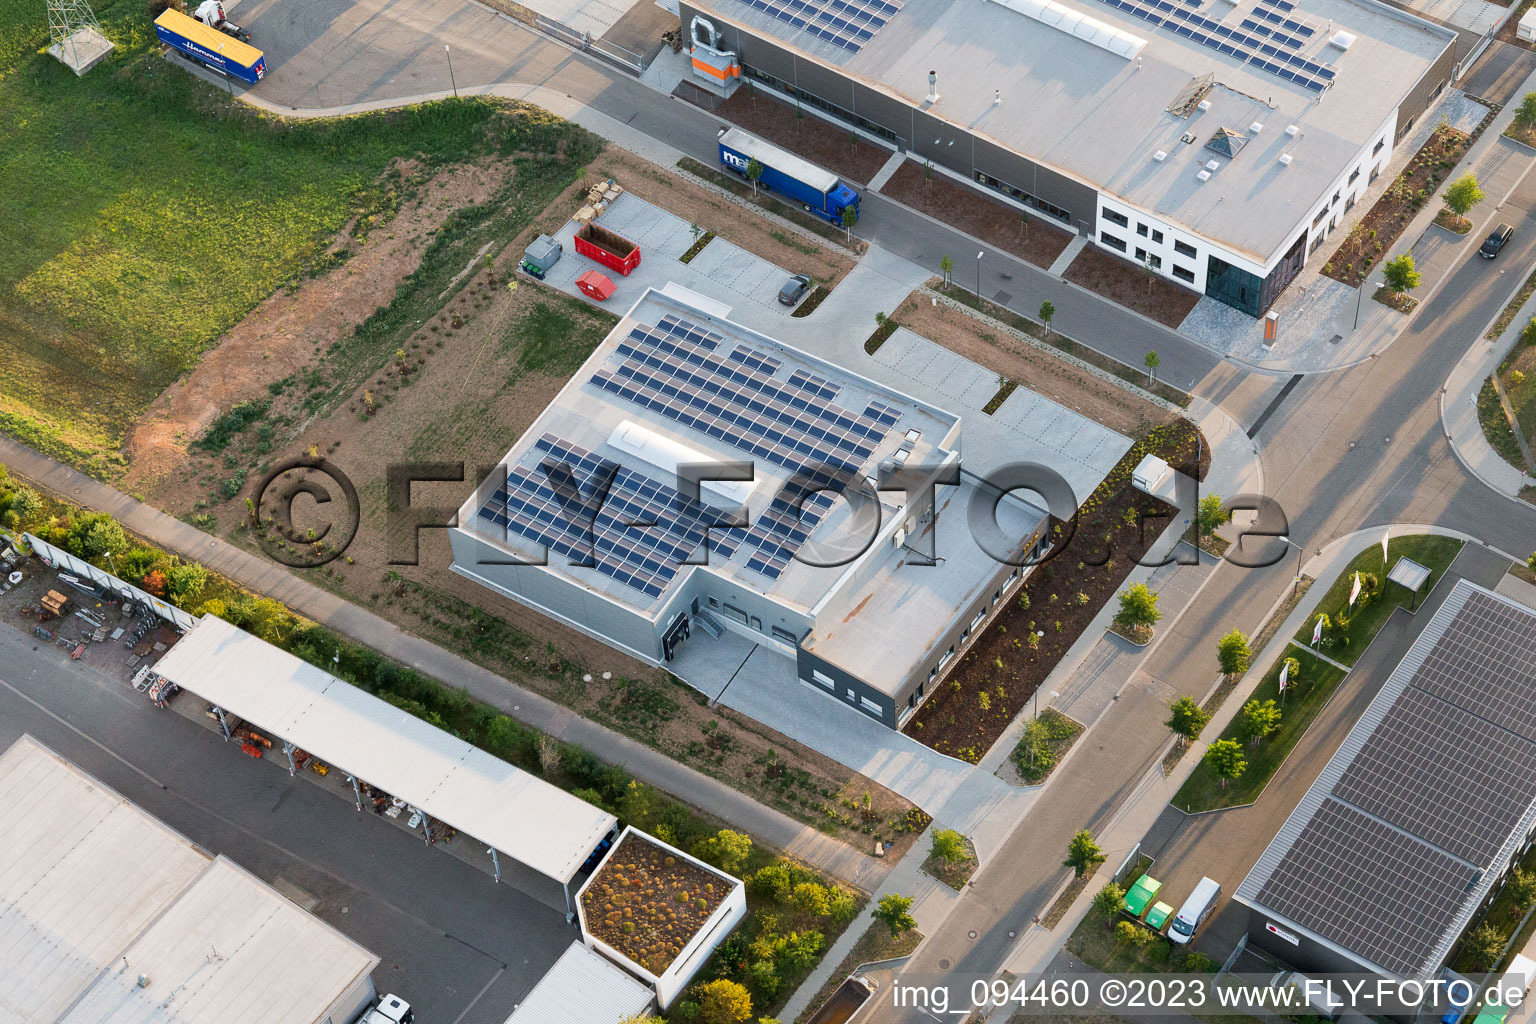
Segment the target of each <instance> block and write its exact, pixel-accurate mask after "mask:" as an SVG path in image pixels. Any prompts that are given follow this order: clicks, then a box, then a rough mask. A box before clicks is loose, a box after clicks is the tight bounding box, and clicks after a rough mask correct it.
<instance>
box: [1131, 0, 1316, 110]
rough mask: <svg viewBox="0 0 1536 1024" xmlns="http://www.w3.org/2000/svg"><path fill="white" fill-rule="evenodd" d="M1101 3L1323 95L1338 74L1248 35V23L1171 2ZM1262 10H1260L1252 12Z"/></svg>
mask: <svg viewBox="0 0 1536 1024" xmlns="http://www.w3.org/2000/svg"><path fill="white" fill-rule="evenodd" d="M1103 2H1104V3H1106V4H1108V5H1109V6H1111V7H1113V8H1115V9H1117V10H1120V11H1124V12H1125V13H1126V14H1129V15H1131V16H1132V17H1134V18H1140V19H1141V20H1142V21H1145V22H1147V23H1148V24H1150V25H1160V26H1162V27H1163V28H1166V29H1167V30H1168V31H1170V32H1172V33H1174V34H1175V35H1180V36H1183V37H1184V38H1186V39H1192V40H1194V41H1195V42H1197V43H1199V44H1200V45H1201V46H1206V47H1209V48H1210V49H1212V50H1216V51H1217V52H1219V53H1224V54H1226V55H1227V56H1229V57H1235V58H1237V59H1238V60H1240V61H1243V62H1244V63H1246V64H1250V65H1252V66H1253V67H1256V68H1258V69H1259V70H1261V71H1267V72H1268V73H1270V74H1272V75H1274V76H1276V77H1277V78H1282V79H1284V80H1286V81H1287V82H1295V83H1296V84H1297V85H1299V86H1301V87H1302V88H1304V89H1308V90H1310V91H1312V92H1322V91H1323V90H1324V89H1326V88H1328V86H1329V85H1331V84H1332V83H1333V79H1334V77H1335V76H1336V75H1337V74H1338V72H1337V70H1336V69H1335V68H1334V67H1333V66H1332V65H1331V64H1326V63H1323V62H1321V61H1316V60H1311V59H1309V58H1307V57H1303V56H1302V55H1301V54H1298V53H1290V52H1288V51H1287V50H1285V49H1283V48H1282V47H1279V46H1274V45H1272V44H1270V43H1267V42H1264V41H1263V40H1261V39H1259V38H1257V37H1255V36H1252V35H1249V34H1248V32H1247V31H1245V30H1244V29H1246V28H1248V27H1249V22H1248V21H1244V22H1243V28H1231V27H1229V26H1227V25H1223V24H1222V23H1221V22H1219V21H1217V20H1216V19H1214V18H1208V17H1206V16H1205V15H1203V14H1199V13H1197V12H1195V11H1192V10H1189V9H1186V8H1184V7H1181V6H1179V5H1178V4H1176V3H1174V2H1173V0H1103ZM1267 2H1270V3H1271V5H1272V6H1279V5H1278V4H1274V3H1273V0H1267ZM1261 11H1262V8H1256V9H1255V13H1260V12H1261ZM1261 16H1262V17H1265V18H1266V19H1268V18H1270V17H1271V16H1273V17H1274V18H1275V19H1276V20H1277V23H1279V24H1281V25H1282V26H1287V27H1288V26H1292V25H1294V26H1295V28H1294V31H1296V32H1299V33H1301V34H1303V35H1310V34H1311V29H1309V28H1307V27H1306V26H1304V25H1302V24H1301V23H1300V22H1295V21H1293V20H1292V19H1288V18H1284V17H1281V16H1279V15H1274V14H1273V12H1268V11H1263V13H1262V14H1261Z"/></svg>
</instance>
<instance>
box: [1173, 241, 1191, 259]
mask: <svg viewBox="0 0 1536 1024" xmlns="http://www.w3.org/2000/svg"><path fill="white" fill-rule="evenodd" d="M1173 251H1174V252H1176V253H1178V254H1179V255H1180V256H1188V257H1189V258H1190V259H1194V258H1195V247H1194V246H1192V245H1190V244H1189V243H1188V242H1181V241H1179V240H1178V239H1177V238H1175V239H1174V240H1173Z"/></svg>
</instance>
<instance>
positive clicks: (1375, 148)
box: [1371, 135, 1387, 156]
mask: <svg viewBox="0 0 1536 1024" xmlns="http://www.w3.org/2000/svg"><path fill="white" fill-rule="evenodd" d="M1386 144H1387V137H1386V136H1385V135H1383V136H1382V137H1381V138H1379V139H1377V140H1376V145H1374V146H1372V147H1371V156H1375V155H1376V154H1377V153H1380V152H1381V147H1382V146H1385V145H1386Z"/></svg>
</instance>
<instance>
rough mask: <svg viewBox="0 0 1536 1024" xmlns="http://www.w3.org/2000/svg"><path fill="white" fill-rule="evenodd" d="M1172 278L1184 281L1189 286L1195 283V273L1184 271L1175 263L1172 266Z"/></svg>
mask: <svg viewBox="0 0 1536 1024" xmlns="http://www.w3.org/2000/svg"><path fill="white" fill-rule="evenodd" d="M1173 276H1174V277H1176V278H1178V279H1179V280H1180V281H1185V282H1187V283H1189V284H1194V283H1195V272H1194V271H1193V270H1188V269H1185V268H1184V267H1181V266H1179V265H1178V264H1177V263H1175V264H1174V265H1173Z"/></svg>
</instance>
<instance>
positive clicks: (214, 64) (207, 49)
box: [155, 8, 267, 85]
mask: <svg viewBox="0 0 1536 1024" xmlns="http://www.w3.org/2000/svg"><path fill="white" fill-rule="evenodd" d="M155 35H157V36H159V37H160V41H161V42H162V43H164V44H165V45H167V46H169V47H171V48H172V49H174V50H178V51H180V52H181V53H183V54H185V55H186V56H188V57H190V58H192V59H193V60H195V61H197V62H198V63H199V64H202V65H204V66H206V67H209V68H211V69H213V70H214V71H217V72H220V73H221V74H225V75H230V76H232V77H234V78H238V79H240V81H242V82H244V83H246V84H247V85H255V84H256V83H257V82H259V81H261V80H262V78H263V77H265V76H266V73H267V58H266V55H265V54H263V53H262V52H261V51H260V50H258V49H256V47H254V46H252V45H250V44H249V43H243V42H241V41H240V40H238V39H236V38H234V37H233V36H229V35H226V34H224V33H223V32H220V31H219V30H218V29H215V28H210V27H208V26H207V25H204V24H203V23H202V22H200V21H198V20H197V19H196V18H189V17H188V16H187V15H185V14H182V13H181V12H180V11H177V10H174V9H172V8H166V10H165V12H164V13H163V14H161V15H160V17H158V18H156V19H155Z"/></svg>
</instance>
